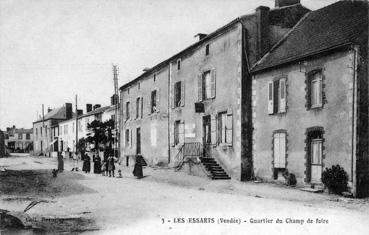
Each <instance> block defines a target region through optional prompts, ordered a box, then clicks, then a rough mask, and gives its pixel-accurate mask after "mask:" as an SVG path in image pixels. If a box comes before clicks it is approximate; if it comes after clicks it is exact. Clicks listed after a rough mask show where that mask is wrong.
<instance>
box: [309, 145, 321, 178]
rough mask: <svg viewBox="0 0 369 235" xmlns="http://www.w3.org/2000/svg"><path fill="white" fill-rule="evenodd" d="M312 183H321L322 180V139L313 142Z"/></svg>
mask: <svg viewBox="0 0 369 235" xmlns="http://www.w3.org/2000/svg"><path fill="white" fill-rule="evenodd" d="M310 154H311V155H310V156H311V158H310V159H311V182H312V183H321V178H322V169H323V166H322V139H312V140H311V153H310Z"/></svg>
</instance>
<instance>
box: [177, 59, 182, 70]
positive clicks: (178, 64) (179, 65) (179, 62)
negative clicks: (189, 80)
mask: <svg viewBox="0 0 369 235" xmlns="http://www.w3.org/2000/svg"><path fill="white" fill-rule="evenodd" d="M177 70H178V71H179V70H181V59H178V60H177Z"/></svg>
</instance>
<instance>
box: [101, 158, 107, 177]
mask: <svg viewBox="0 0 369 235" xmlns="http://www.w3.org/2000/svg"><path fill="white" fill-rule="evenodd" d="M106 171H107V168H106V162H105V161H104V162H103V164H102V175H103V176H105V172H106Z"/></svg>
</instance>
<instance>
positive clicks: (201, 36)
mask: <svg viewBox="0 0 369 235" xmlns="http://www.w3.org/2000/svg"><path fill="white" fill-rule="evenodd" d="M206 36H208V35H207V34H205V33H198V34H196V35H195V36H194V37H199V41H201V40H202V39H204V38H205V37H206Z"/></svg>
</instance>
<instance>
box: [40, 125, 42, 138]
mask: <svg viewBox="0 0 369 235" xmlns="http://www.w3.org/2000/svg"><path fill="white" fill-rule="evenodd" d="M40 136H41V137H42V127H40Z"/></svg>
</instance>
